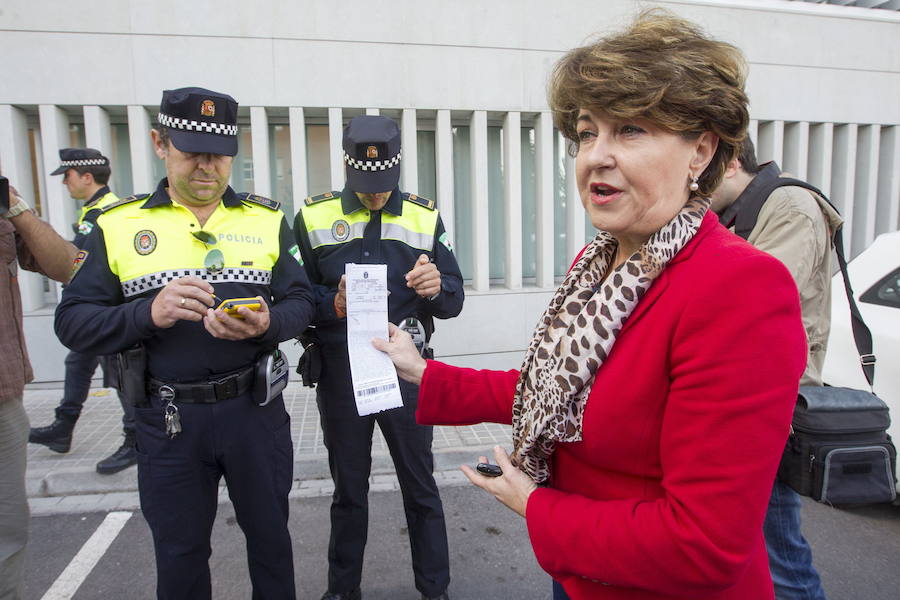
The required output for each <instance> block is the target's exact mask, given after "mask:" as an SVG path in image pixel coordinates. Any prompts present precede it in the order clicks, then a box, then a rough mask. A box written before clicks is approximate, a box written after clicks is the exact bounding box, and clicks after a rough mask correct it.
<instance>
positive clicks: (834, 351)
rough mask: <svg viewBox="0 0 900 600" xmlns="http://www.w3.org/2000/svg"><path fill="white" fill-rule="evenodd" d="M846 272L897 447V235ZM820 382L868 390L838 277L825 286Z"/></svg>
mask: <svg viewBox="0 0 900 600" xmlns="http://www.w3.org/2000/svg"><path fill="white" fill-rule="evenodd" d="M847 270H848V272H849V273H850V284H851V286H852V287H853V295H854V297H855V299H856V303H857V305H858V306H859V311H860V312H861V313H862V317H863V320H865V322H866V325H868V326H869V329H870V330H871V331H872V340H873V353H874V354H875V357H876V363H875V394H876V395H877V396H878V397H879V398H881V399H882V400H884V401H885V403H886V404H887V405H888V407H889V408H890V415H891V426H890V428H889V429H888V433H889V434H890V436H891V437H892V438H893V439H894V445H895V446H900V231H895V232H893V233H885V234H883V235H880V236H878V237H877V238H876V239H875V241H874V242H873V243H872V245H871V246H869V247H868V248H866V250H864V251H863V252H862V254H860V255H859V256H857V257H856V258H855V259H853V261H851V262H850V264H849V265H848V269H847ZM823 378H824V380H825V383H828V384H831V385H836V386H843V387H849V388H856V389H861V390H868V389H869V384H868V383H867V382H866V378H865V376H863V373H862V369H860V365H859V354H858V352H857V350H856V346H855V345H854V343H853V334H852V332H851V329H850V307H849V305H848V304H847V294H846V292H845V291H844V280H843V278H842V277H841V273H840V271H838V273H837V274H835V276H834V278H832V280H831V335H830V336H829V338H828V352H827V353H826V355H825V368H824V371H823ZM898 464H900V461H898ZM898 479H900V473H898ZM897 489H898V491H900V484H898V487H897Z"/></svg>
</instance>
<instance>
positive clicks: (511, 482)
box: [461, 446, 537, 517]
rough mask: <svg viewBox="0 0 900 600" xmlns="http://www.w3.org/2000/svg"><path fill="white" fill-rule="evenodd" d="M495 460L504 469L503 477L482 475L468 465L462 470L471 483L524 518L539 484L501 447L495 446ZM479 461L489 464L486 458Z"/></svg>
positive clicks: (480, 458)
mask: <svg viewBox="0 0 900 600" xmlns="http://www.w3.org/2000/svg"><path fill="white" fill-rule="evenodd" d="M494 460H495V461H497V465H498V466H499V467H500V468H501V469H503V475H501V476H500V477H488V476H486V475H482V474H481V473H479V472H478V471H476V470H475V469H473V468H472V467H470V466H468V465H463V466H462V467H461V469H462V472H463V473H465V474H466V477H468V478H469V481H471V482H472V483H474V484H475V485H477V486H478V487H480V488H481V489H483V490H484V491H486V492H490V493H491V494H493V495H494V498H496V499H497V500H499V501H500V502H502V503H503V504H505V505H506V506H507V507H508V508H510V509H512V510H513V511H514V512H516V513H517V514H518V515H519V516H521V517H524V516H525V508H526V507H527V506H528V497H529V496H531V492H533V491H534V490H536V489H537V484H536V483H535V482H534V481H532V479H531V477H529V476H528V475H526V474H525V473H523V472H522V471H520V470H519V469H518V468H516V467H515V466H514V465H513V464H512V463H511V462H510V461H509V455H508V454H507V453H506V450H504V449H503V448H501V447H500V446H494ZM478 461H479V462H488V460H487V458H486V457H484V456H480V457H478Z"/></svg>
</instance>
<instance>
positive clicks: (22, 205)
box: [3, 196, 31, 219]
mask: <svg viewBox="0 0 900 600" xmlns="http://www.w3.org/2000/svg"><path fill="white" fill-rule="evenodd" d="M16 199H17V200H18V202H16V203H15V204H14V205H13V206H10V207H9V210H8V211H6V214H4V215H3V216H4V217H5V218H7V219H12V218H13V217H18V216H19V215H21V214H22V213H23V212H25V211H26V210H28V209H30V208H31V207H30V206H28V204H27V203H26V202H25V200H23V199H22V197H21V196H16Z"/></svg>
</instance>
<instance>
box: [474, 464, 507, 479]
mask: <svg viewBox="0 0 900 600" xmlns="http://www.w3.org/2000/svg"><path fill="white" fill-rule="evenodd" d="M475 470H476V471H478V472H479V473H481V474H482V475H484V476H486V477H500V476H501V475H503V469H501V468H500V467H498V466H497V465H492V464H490V463H478V464H477V465H475Z"/></svg>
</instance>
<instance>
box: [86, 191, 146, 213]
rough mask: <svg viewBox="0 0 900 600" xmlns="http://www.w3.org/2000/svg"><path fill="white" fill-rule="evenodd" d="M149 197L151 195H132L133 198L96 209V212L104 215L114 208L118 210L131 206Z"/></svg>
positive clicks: (129, 197) (123, 199)
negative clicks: (126, 205)
mask: <svg viewBox="0 0 900 600" xmlns="http://www.w3.org/2000/svg"><path fill="white" fill-rule="evenodd" d="M149 197H150V194H132V195H131V196H128V197H127V198H122V199H121V200H118V201H116V202H113V203H112V204H107V205H106V206H103V207H100V208H95V209H94V210H99V211H101V212H102V213H107V212H109V211H111V210H112V209H114V208H118V207H119V206H124V205H125V204H131V203H132V202H137V201H138V200H146V199H147V198H149Z"/></svg>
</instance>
